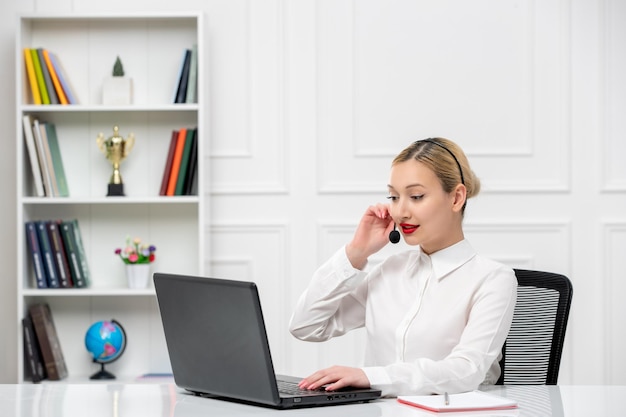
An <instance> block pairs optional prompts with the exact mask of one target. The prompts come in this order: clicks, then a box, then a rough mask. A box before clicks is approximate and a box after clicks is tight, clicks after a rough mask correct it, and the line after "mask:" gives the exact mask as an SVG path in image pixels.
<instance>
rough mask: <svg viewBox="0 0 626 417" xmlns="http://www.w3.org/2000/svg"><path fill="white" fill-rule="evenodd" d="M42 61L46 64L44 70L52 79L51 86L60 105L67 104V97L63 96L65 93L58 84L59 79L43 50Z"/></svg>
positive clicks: (45, 50)
mask: <svg viewBox="0 0 626 417" xmlns="http://www.w3.org/2000/svg"><path fill="white" fill-rule="evenodd" d="M43 59H44V61H45V62H46V68H47V69H48V72H49V73H50V78H51V79H52V85H53V86H54V91H55V92H56V95H57V97H58V98H59V103H60V104H68V103H67V97H66V96H65V92H64V91H63V87H62V86H61V83H60V82H59V77H58V75H57V73H56V70H55V69H54V66H53V65H52V61H51V60H50V54H49V53H48V50H47V49H43Z"/></svg>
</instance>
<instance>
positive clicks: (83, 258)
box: [68, 219, 91, 287]
mask: <svg viewBox="0 0 626 417" xmlns="http://www.w3.org/2000/svg"><path fill="white" fill-rule="evenodd" d="M68 222H69V223H71V224H72V230H73V231H74V241H75V242H76V250H77V251H78V257H79V260H80V266H81V269H82V271H83V279H84V280H85V287H88V286H89V285H90V283H91V273H90V270H89V263H88V262H87V252H85V246H84V245H83V237H82V234H81V232H80V226H79V225H78V220H77V219H73V220H69V221H68Z"/></svg>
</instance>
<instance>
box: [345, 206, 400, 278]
mask: <svg viewBox="0 0 626 417" xmlns="http://www.w3.org/2000/svg"><path fill="white" fill-rule="evenodd" d="M393 225H394V221H393V219H392V218H391V215H390V214H389V206H388V205H387V204H383V203H378V204H376V205H374V206H369V207H368V208H367V210H366V211H365V213H364V214H363V217H361V221H360V222H359V226H358V227H357V229H356V231H355V232H354V236H353V237H352V241H351V242H350V243H348V245H346V255H347V256H348V259H349V260H350V263H351V264H352V266H353V267H355V268H357V269H363V267H364V266H365V264H366V263H367V258H368V257H369V256H370V255H372V254H374V253H376V252H378V251H379V250H381V249H382V248H383V247H384V246H385V245H386V244H387V243H389V233H390V232H391V231H392V230H393Z"/></svg>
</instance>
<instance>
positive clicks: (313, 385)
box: [298, 366, 370, 391]
mask: <svg viewBox="0 0 626 417" xmlns="http://www.w3.org/2000/svg"><path fill="white" fill-rule="evenodd" d="M298 385H299V386H300V388H302V389H310V390H313V389H318V388H320V387H322V386H324V385H327V386H326V388H325V389H326V391H336V390H339V389H341V388H345V387H353V388H369V386H370V381H369V379H367V376H366V375H365V372H363V370H362V369H360V368H351V367H348V366H331V367H330V368H326V369H322V370H319V371H317V372H315V373H314V374H312V375H310V376H308V377H306V378H304V379H303V380H302V381H300V383H299V384H298Z"/></svg>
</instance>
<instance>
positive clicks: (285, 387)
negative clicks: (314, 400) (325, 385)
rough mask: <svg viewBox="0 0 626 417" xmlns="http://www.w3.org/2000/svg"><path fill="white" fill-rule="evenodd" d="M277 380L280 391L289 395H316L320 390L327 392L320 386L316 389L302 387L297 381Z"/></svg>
mask: <svg viewBox="0 0 626 417" xmlns="http://www.w3.org/2000/svg"><path fill="white" fill-rule="evenodd" d="M276 382H277V383H278V391H279V392H281V393H283V394H287V395H300V396H304V395H315V394H319V393H320V392H325V390H324V389H321V388H318V389H316V390H310V389H302V388H300V387H299V386H298V384H296V383H295V382H289V381H281V380H278V381H276Z"/></svg>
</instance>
